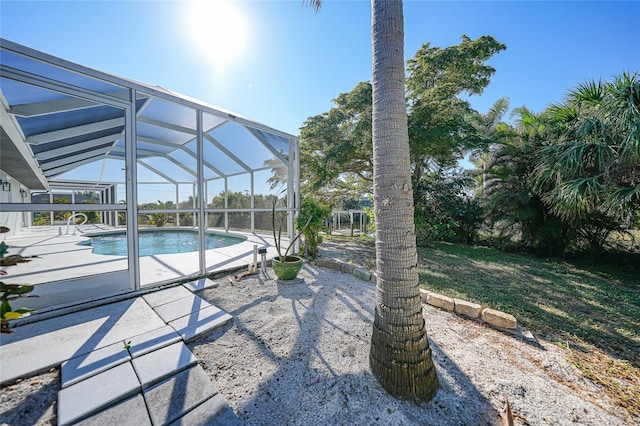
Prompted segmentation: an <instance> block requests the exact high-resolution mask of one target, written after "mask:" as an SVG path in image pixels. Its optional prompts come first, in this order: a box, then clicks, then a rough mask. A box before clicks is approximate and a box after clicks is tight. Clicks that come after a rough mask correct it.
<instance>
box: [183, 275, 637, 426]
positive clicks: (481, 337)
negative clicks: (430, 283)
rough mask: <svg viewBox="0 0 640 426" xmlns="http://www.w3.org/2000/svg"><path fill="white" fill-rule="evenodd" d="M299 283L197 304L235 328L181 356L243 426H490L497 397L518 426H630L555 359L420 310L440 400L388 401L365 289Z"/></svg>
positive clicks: (369, 290) (217, 291) (557, 353)
mask: <svg viewBox="0 0 640 426" xmlns="http://www.w3.org/2000/svg"><path fill="white" fill-rule="evenodd" d="M300 277H302V278H303V279H304V283H299V284H278V283H276V282H275V281H273V280H268V279H262V278H258V277H256V276H253V277H250V278H245V279H244V280H242V281H240V282H238V283H230V282H229V281H227V280H225V279H220V280H218V281H217V282H218V284H219V286H218V287H217V288H214V289H210V290H206V291H204V292H203V294H202V296H203V297H204V298H205V299H207V300H208V301H210V302H212V303H214V304H215V305H217V306H219V307H220V308H221V309H224V310H226V311H227V312H229V313H230V314H232V315H233V316H234V322H233V324H232V325H229V326H227V327H226V328H225V329H224V330H220V331H217V332H215V333H213V334H210V335H208V336H205V337H204V338H202V339H200V340H197V341H195V342H192V343H191V344H190V347H191V349H192V351H193V352H194V354H195V355H196V357H197V358H198V359H199V360H200V362H201V363H202V365H203V366H204V368H205V370H206V371H207V372H208V373H209V374H210V375H211V377H212V378H213V379H214V380H215V382H216V383H217V385H218V387H219V388H220V391H221V392H222V394H223V395H224V397H225V398H226V399H227V401H228V402H229V404H230V406H231V408H233V410H234V411H235V412H236V413H238V415H239V416H240V417H241V418H242V420H244V421H245V423H246V424H247V425H276V424H278V425H280V424H282V425H285V424H288V425H316V424H318V425H324V424H345V425H352V424H358V425H364V424H393V425H408V424H429V425H448V424H455V425H493V424H500V415H499V410H500V409H501V408H502V406H503V401H504V400H503V397H504V396H505V395H506V396H507V398H508V400H509V403H510V405H511V409H512V411H513V413H514V417H515V423H516V424H519V425H565V424H567V425H568V424H579V425H603V424H607V425H613V424H616V425H624V424H634V421H633V419H631V418H630V417H629V415H628V414H627V412H626V411H625V410H624V409H622V408H620V407H617V406H615V405H614V404H613V403H612V402H611V401H610V400H609V399H608V398H607V397H606V396H604V395H603V394H602V392H601V391H600V389H599V388H598V387H597V386H596V385H594V384H593V383H592V382H590V381H588V380H586V379H584V378H582V377H581V375H580V372H579V371H578V370H577V369H576V368H574V367H573V366H572V365H571V364H570V363H568V362H567V361H565V359H566V358H567V353H566V352H565V350H564V349H561V348H558V347H556V346H553V345H545V344H544V342H543V348H538V347H534V346H531V345H529V344H527V343H525V342H523V341H521V340H519V339H518V338H516V337H513V336H511V335H507V334H503V333H501V332H499V331H497V330H493V329H490V328H488V327H487V326H485V325H482V324H479V323H476V322H474V321H470V320H467V319H463V318H460V317H458V316H456V315H454V314H452V313H450V312H446V311H441V310H438V309H436V308H433V307H431V306H426V305H425V307H424V316H425V320H426V323H427V333H428V335H429V338H430V343H431V349H432V351H433V358H434V362H435V364H436V368H437V372H438V377H439V379H440V383H441V388H440V390H439V392H438V394H437V395H436V397H435V398H434V399H433V400H432V401H431V402H429V403H422V404H416V403H415V402H412V401H399V400H396V399H394V398H392V397H390V396H389V395H388V394H387V393H386V392H385V391H384V390H383V389H382V388H381V387H380V386H379V385H378V383H377V381H376V379H375V378H374V377H373V376H372V374H371V372H370V369H369V362H368V354H369V344H370V338H371V334H370V333H371V328H372V325H371V324H372V320H373V306H374V303H375V287H374V285H373V284H372V283H370V282H365V281H361V280H359V279H357V278H355V277H353V276H351V275H349V274H342V273H340V272H334V271H330V270H328V269H325V268H317V267H315V266H313V265H305V267H304V269H303V271H302V272H301V275H300ZM636 421H637V419H636Z"/></svg>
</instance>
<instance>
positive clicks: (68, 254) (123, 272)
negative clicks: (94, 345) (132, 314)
mask: <svg viewBox="0 0 640 426" xmlns="http://www.w3.org/2000/svg"><path fill="white" fill-rule="evenodd" d="M113 229H116V228H114V227H109V226H106V225H83V226H79V227H77V229H75V231H74V230H73V229H72V230H71V231H72V232H73V233H70V234H66V230H65V228H64V227H58V226H44V227H31V228H25V229H24V230H22V232H20V233H19V234H16V235H14V236H11V237H8V238H7V239H6V240H5V242H6V243H7V245H8V246H9V251H10V253H11V254H19V255H22V256H25V257H29V256H36V257H35V258H34V259H32V261H31V262H28V263H20V264H18V265H16V266H12V267H11V269H10V274H11V275H10V276H11V279H12V282H16V283H40V284H36V285H35V290H34V291H33V293H32V294H34V295H38V296H39V297H38V298H28V299H21V300H20V302H19V304H20V306H21V307H27V308H32V309H37V310H38V311H39V312H43V311H46V310H47V308H49V307H52V306H55V307H57V308H60V307H62V306H63V305H64V304H65V302H68V299H69V293H73V294H74V297H73V303H74V304H75V303H81V302H83V301H89V300H92V299H93V298H96V297H99V296H108V295H115V294H120V293H126V292H128V291H130V290H131V286H130V283H129V273H128V259H127V256H110V255H102V254H95V253H93V249H92V247H91V246H87V245H81V244H80V243H82V242H86V241H87V240H88V239H89V238H88V237H87V236H86V235H91V234H92V233H94V232H96V231H108V230H113ZM218 232H219V231H218ZM74 234H75V235H74ZM228 235H234V236H240V237H243V238H245V240H244V241H243V242H241V243H239V244H234V245H230V246H227V247H222V248H216V249H210V250H205V253H206V264H207V268H206V272H207V273H215V272H220V271H225V270H235V269H238V268H248V267H252V266H253V262H254V247H257V248H266V249H267V256H266V259H267V260H270V259H271V258H273V257H274V256H276V251H275V246H274V242H273V237H269V236H265V235H260V234H256V233H246V232H245V233H241V232H234V233H228ZM283 241H285V240H284V239H283ZM255 259H257V262H258V263H257V266H258V268H259V267H260V261H261V256H260V255H258V256H257V257H256V258H255ZM198 274H199V257H198V252H187V253H174V254H157V255H151V256H142V257H140V278H141V287H142V288H143V289H144V288H149V287H152V286H153V285H154V284H155V283H158V282H169V281H175V280H180V279H184V278H185V277H189V276H194V275H198Z"/></svg>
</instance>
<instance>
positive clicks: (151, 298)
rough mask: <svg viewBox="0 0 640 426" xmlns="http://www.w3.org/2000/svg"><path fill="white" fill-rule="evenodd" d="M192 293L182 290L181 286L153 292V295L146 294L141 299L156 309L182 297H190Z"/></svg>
mask: <svg viewBox="0 0 640 426" xmlns="http://www.w3.org/2000/svg"><path fill="white" fill-rule="evenodd" d="M191 296H193V293H191V292H190V291H189V290H187V289H186V288H184V287H183V286H181V285H178V286H175V287H170V288H166V289H164V290H160V291H154V292H153V293H147V294H145V295H143V296H142V298H143V299H144V300H145V302H147V303H148V304H149V306H151V307H152V308H156V307H158V306H161V305H164V304H165V303H169V302H173V301H174V300H178V299H182V298H183V297H191Z"/></svg>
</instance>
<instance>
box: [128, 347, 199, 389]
mask: <svg viewBox="0 0 640 426" xmlns="http://www.w3.org/2000/svg"><path fill="white" fill-rule="evenodd" d="M197 362H198V360H197V359H196V357H195V356H194V355H193V354H192V353H191V351H190V350H189V348H187V345H185V344H184V342H182V341H180V342H178V343H174V344H172V345H170V346H166V347H164V348H162V349H158V350H157V351H153V352H150V353H148V354H146V355H143V356H141V357H139V358H134V359H133V361H132V362H131V363H132V364H133V368H134V370H135V371H136V374H137V375H138V379H139V380H140V383H142V388H143V389H144V388H147V387H150V386H152V385H154V384H156V383H158V382H160V381H161V380H163V379H166V378H167V377H170V376H172V375H174V374H176V373H177V372H179V371H182V370H185V369H187V368H189V367H190V366H193V365H194V364H196V363H197Z"/></svg>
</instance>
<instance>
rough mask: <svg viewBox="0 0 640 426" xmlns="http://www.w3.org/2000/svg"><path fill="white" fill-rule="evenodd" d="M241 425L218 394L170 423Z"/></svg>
mask: <svg viewBox="0 0 640 426" xmlns="http://www.w3.org/2000/svg"><path fill="white" fill-rule="evenodd" d="M242 424H243V423H242V422H241V421H240V419H239V418H238V416H237V415H236V413H234V412H233V410H232V409H231V408H230V407H229V405H228V404H227V401H225V399H224V397H223V396H222V395H221V394H219V393H217V394H215V395H214V396H213V397H211V398H209V399H207V400H206V401H205V402H203V403H202V404H200V405H198V406H197V407H196V408H194V409H193V410H191V411H189V412H188V413H186V414H185V415H184V416H182V417H180V418H179V419H177V420H175V421H174V422H172V423H170V425H171V426H205V425H206V426H240V425H242Z"/></svg>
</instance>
